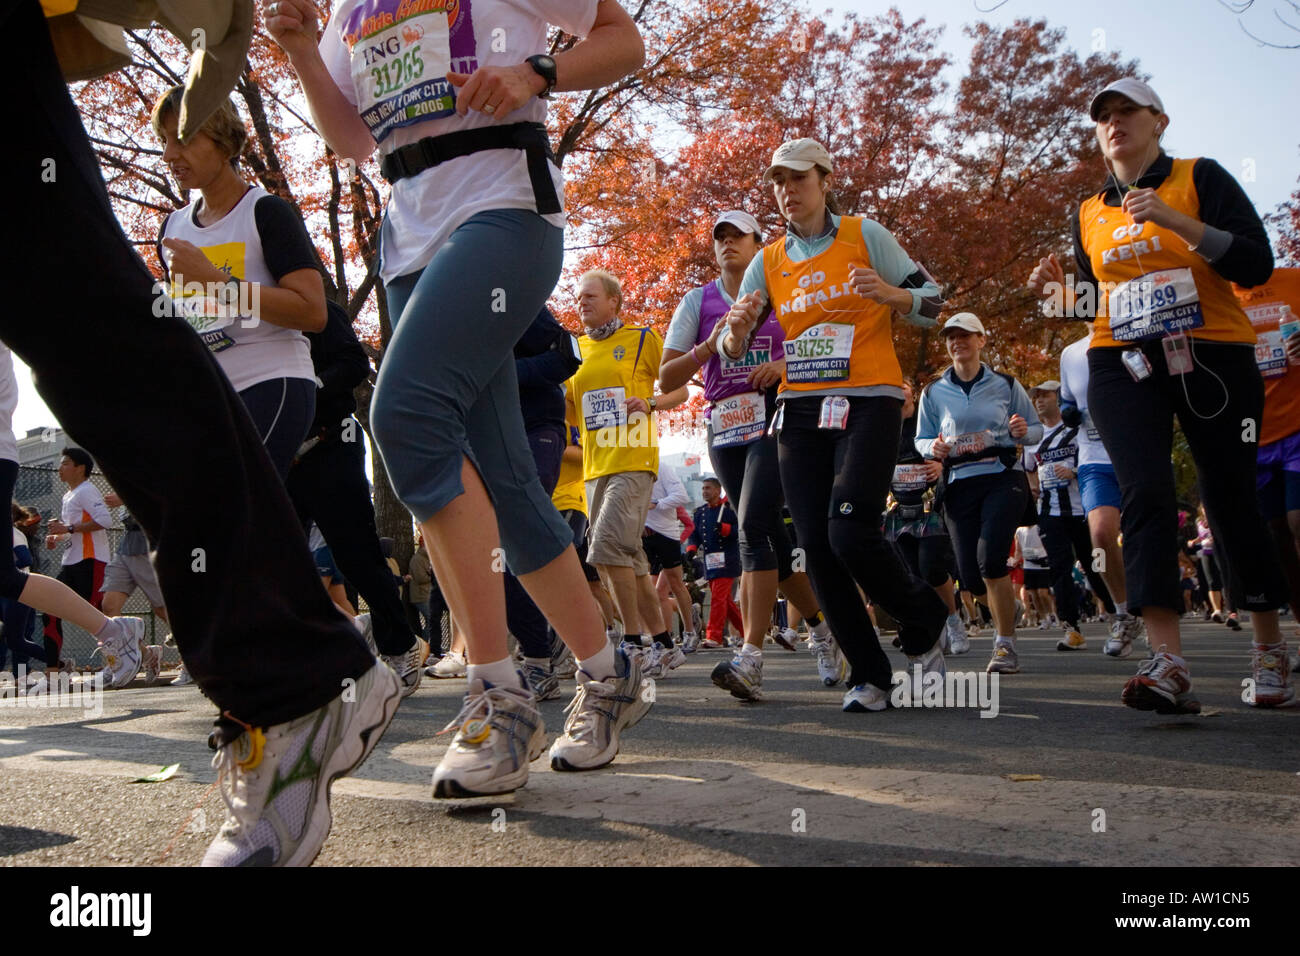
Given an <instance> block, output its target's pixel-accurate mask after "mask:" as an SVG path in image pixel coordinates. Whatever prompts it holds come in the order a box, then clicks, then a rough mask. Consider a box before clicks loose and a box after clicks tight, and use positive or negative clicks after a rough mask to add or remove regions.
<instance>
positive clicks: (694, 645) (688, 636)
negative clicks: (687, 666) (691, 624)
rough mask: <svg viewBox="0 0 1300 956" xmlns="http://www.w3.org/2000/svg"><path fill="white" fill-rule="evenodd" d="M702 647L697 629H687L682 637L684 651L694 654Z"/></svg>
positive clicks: (684, 652)
mask: <svg viewBox="0 0 1300 956" xmlns="http://www.w3.org/2000/svg"><path fill="white" fill-rule="evenodd" d="M699 649H700V635H699V632H697V631H687V632H686V633H685V635H683V637H682V653H683V654H694V653H695V652H696V651H698V650H699Z"/></svg>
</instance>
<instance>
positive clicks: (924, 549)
mask: <svg viewBox="0 0 1300 956" xmlns="http://www.w3.org/2000/svg"><path fill="white" fill-rule="evenodd" d="M915 439H916V393H915V392H914V391H913V390H912V385H911V383H910V382H905V383H904V384H903V427H902V431H901V433H900V434H899V436H898V464H897V465H895V466H894V478H893V481H891V482H890V484H889V491H890V494H892V495H893V497H894V505H893V507H892V508H890V509H889V511H888V512H887V513H886V514H885V537H886V538H888V539H889V540H890V541H892V542H894V545H895V547H897V548H898V551H899V553H900V554H901V555H902V556H903V561H904V562H906V564H907V567H908V569H909V570H910V571H911V572H912V573H913V574H914V575H916V576H917V577H918V578H920V579H921V580H923V581H925V582H926V583H927V584H929V585H930V587H932V588H934V591H935V593H936V594H938V595H939V597H940V598H942V599H943V603H944V605H945V606H946V607H947V608H948V623H947V625H945V627H944V632H943V638H942V641H943V645H944V651H945V652H946V653H950V654H953V655H958V654H965V653H967V652H968V651H969V650H970V638H969V637H968V636H967V635H966V626H965V625H964V624H962V621H961V615H960V614H958V613H957V598H956V591H955V590H954V582H953V578H952V574H953V571H955V570H956V562H957V559H956V556H955V555H953V553H952V539H951V538H949V537H948V529H947V527H946V526H945V525H944V521H943V515H942V514H941V513H940V511H939V509H938V508H937V507H935V506H934V503H935V498H936V495H934V494H932V493H930V491H929V490H930V489H932V488H934V486H935V485H936V484H937V483H938V482H939V480H940V479H941V478H942V477H943V465H942V464H940V463H939V462H937V461H926V460H925V459H924V458H922V457H921V456H920V454H918V453H917V450H916V444H915Z"/></svg>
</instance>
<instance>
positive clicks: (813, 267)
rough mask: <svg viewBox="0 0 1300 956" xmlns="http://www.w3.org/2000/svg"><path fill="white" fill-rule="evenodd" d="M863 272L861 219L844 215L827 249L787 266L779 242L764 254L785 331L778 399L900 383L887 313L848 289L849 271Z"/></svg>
mask: <svg viewBox="0 0 1300 956" xmlns="http://www.w3.org/2000/svg"><path fill="white" fill-rule="evenodd" d="M855 266H856V267H858V268H863V269H865V268H870V267H871V257H870V256H869V255H868V254H867V249H866V244H865V243H864V242H863V241H862V219H861V218H860V217H857V216H844V217H842V218H841V219H840V228H839V231H838V232H837V233H836V235H835V240H834V242H832V243H831V245H830V248H828V249H827V250H826V251H825V252H822V253H821V254H819V255H816V256H813V257H812V258H811V259H805V260H804V261H803V262H794V261H793V260H791V258H790V256H789V255H788V254H787V253H786V250H785V240H784V239H780V240H778V241H777V242H774V243H772V244H771V245H770V246H767V247H765V248H764V249H763V273H764V275H765V276H766V278H767V294H768V296H769V298H770V299H771V302H772V308H773V309H774V310H775V311H776V317H777V321H778V322H780V323H781V328H782V329H784V330H785V360H786V374H785V380H784V381H783V382H782V384H781V393H782V394H783V395H786V394H790V393H791V392H794V393H798V392H811V391H825V390H827V389H832V388H835V389H839V388H865V387H867V386H869V385H894V386H897V387H899V388H901V387H902V385H903V370H902V368H901V367H900V366H899V364H898V356H897V355H895V354H894V336H893V327H892V325H891V323H890V319H891V316H892V315H893V310H892V309H891V308H890V307H889V306H887V305H883V304H881V303H879V302H874V301H872V300H871V299H866V298H863V297H862V296H860V295H858V293H856V292H854V291H853V290H852V289H850V288H849V270H850V269H852V268H853V267H855Z"/></svg>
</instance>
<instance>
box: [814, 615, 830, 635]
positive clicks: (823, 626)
mask: <svg viewBox="0 0 1300 956" xmlns="http://www.w3.org/2000/svg"><path fill="white" fill-rule="evenodd" d="M812 632H813V633H814V634H816V635H817V636H818V637H820V638H827V637H830V636H831V626H830V624H828V623H826V618H822V621H821V623H820V624H818V625H817V626H816V627H814V628H813V629H812Z"/></svg>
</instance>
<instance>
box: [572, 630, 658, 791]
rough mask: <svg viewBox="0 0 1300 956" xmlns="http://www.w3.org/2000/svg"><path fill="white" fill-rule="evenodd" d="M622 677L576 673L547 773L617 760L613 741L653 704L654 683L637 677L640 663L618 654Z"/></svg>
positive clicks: (597, 766) (594, 766)
mask: <svg viewBox="0 0 1300 956" xmlns="http://www.w3.org/2000/svg"><path fill="white" fill-rule="evenodd" d="M616 656H617V664H619V665H622V668H623V676H622V677H610V678H608V679H606V680H603V681H598V680H592V679H591V677H590V676H588V674H587V672H586V671H583V670H579V671H578V692H577V694H576V695H574V698H573V700H572V701H571V702H570V704H569V706H568V707H567V708H566V711H567V713H568V715H569V718H568V720H566V721H565V722H564V735H563V736H561V737H559V738H558V739H557V740H556V741H555V743H554V744H552V745H551V769H552V770H597V769H599V768H601V767H604V766H606V765H607V764H609V763H611V762H612V761H613V759H614V758H615V757H616V756H618V749H619V738H620V735H621V734H622V732H623V731H625V730H628V729H629V728H631V727H634V726H635V725H636V723H637V722H638V721H639V720H641V718H642V717H644V716H645V715H646V714H647V713H648V712H649V710H650V706H651V704H652V703H653V702H654V697H655V693H654V688H655V685H654V681H652V680H648V679H646V678H644V677H642V675H641V662H640V660H639V659H637V658H635V657H628V656H627V655H626V654H622V653H620V654H618V655H616Z"/></svg>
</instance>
